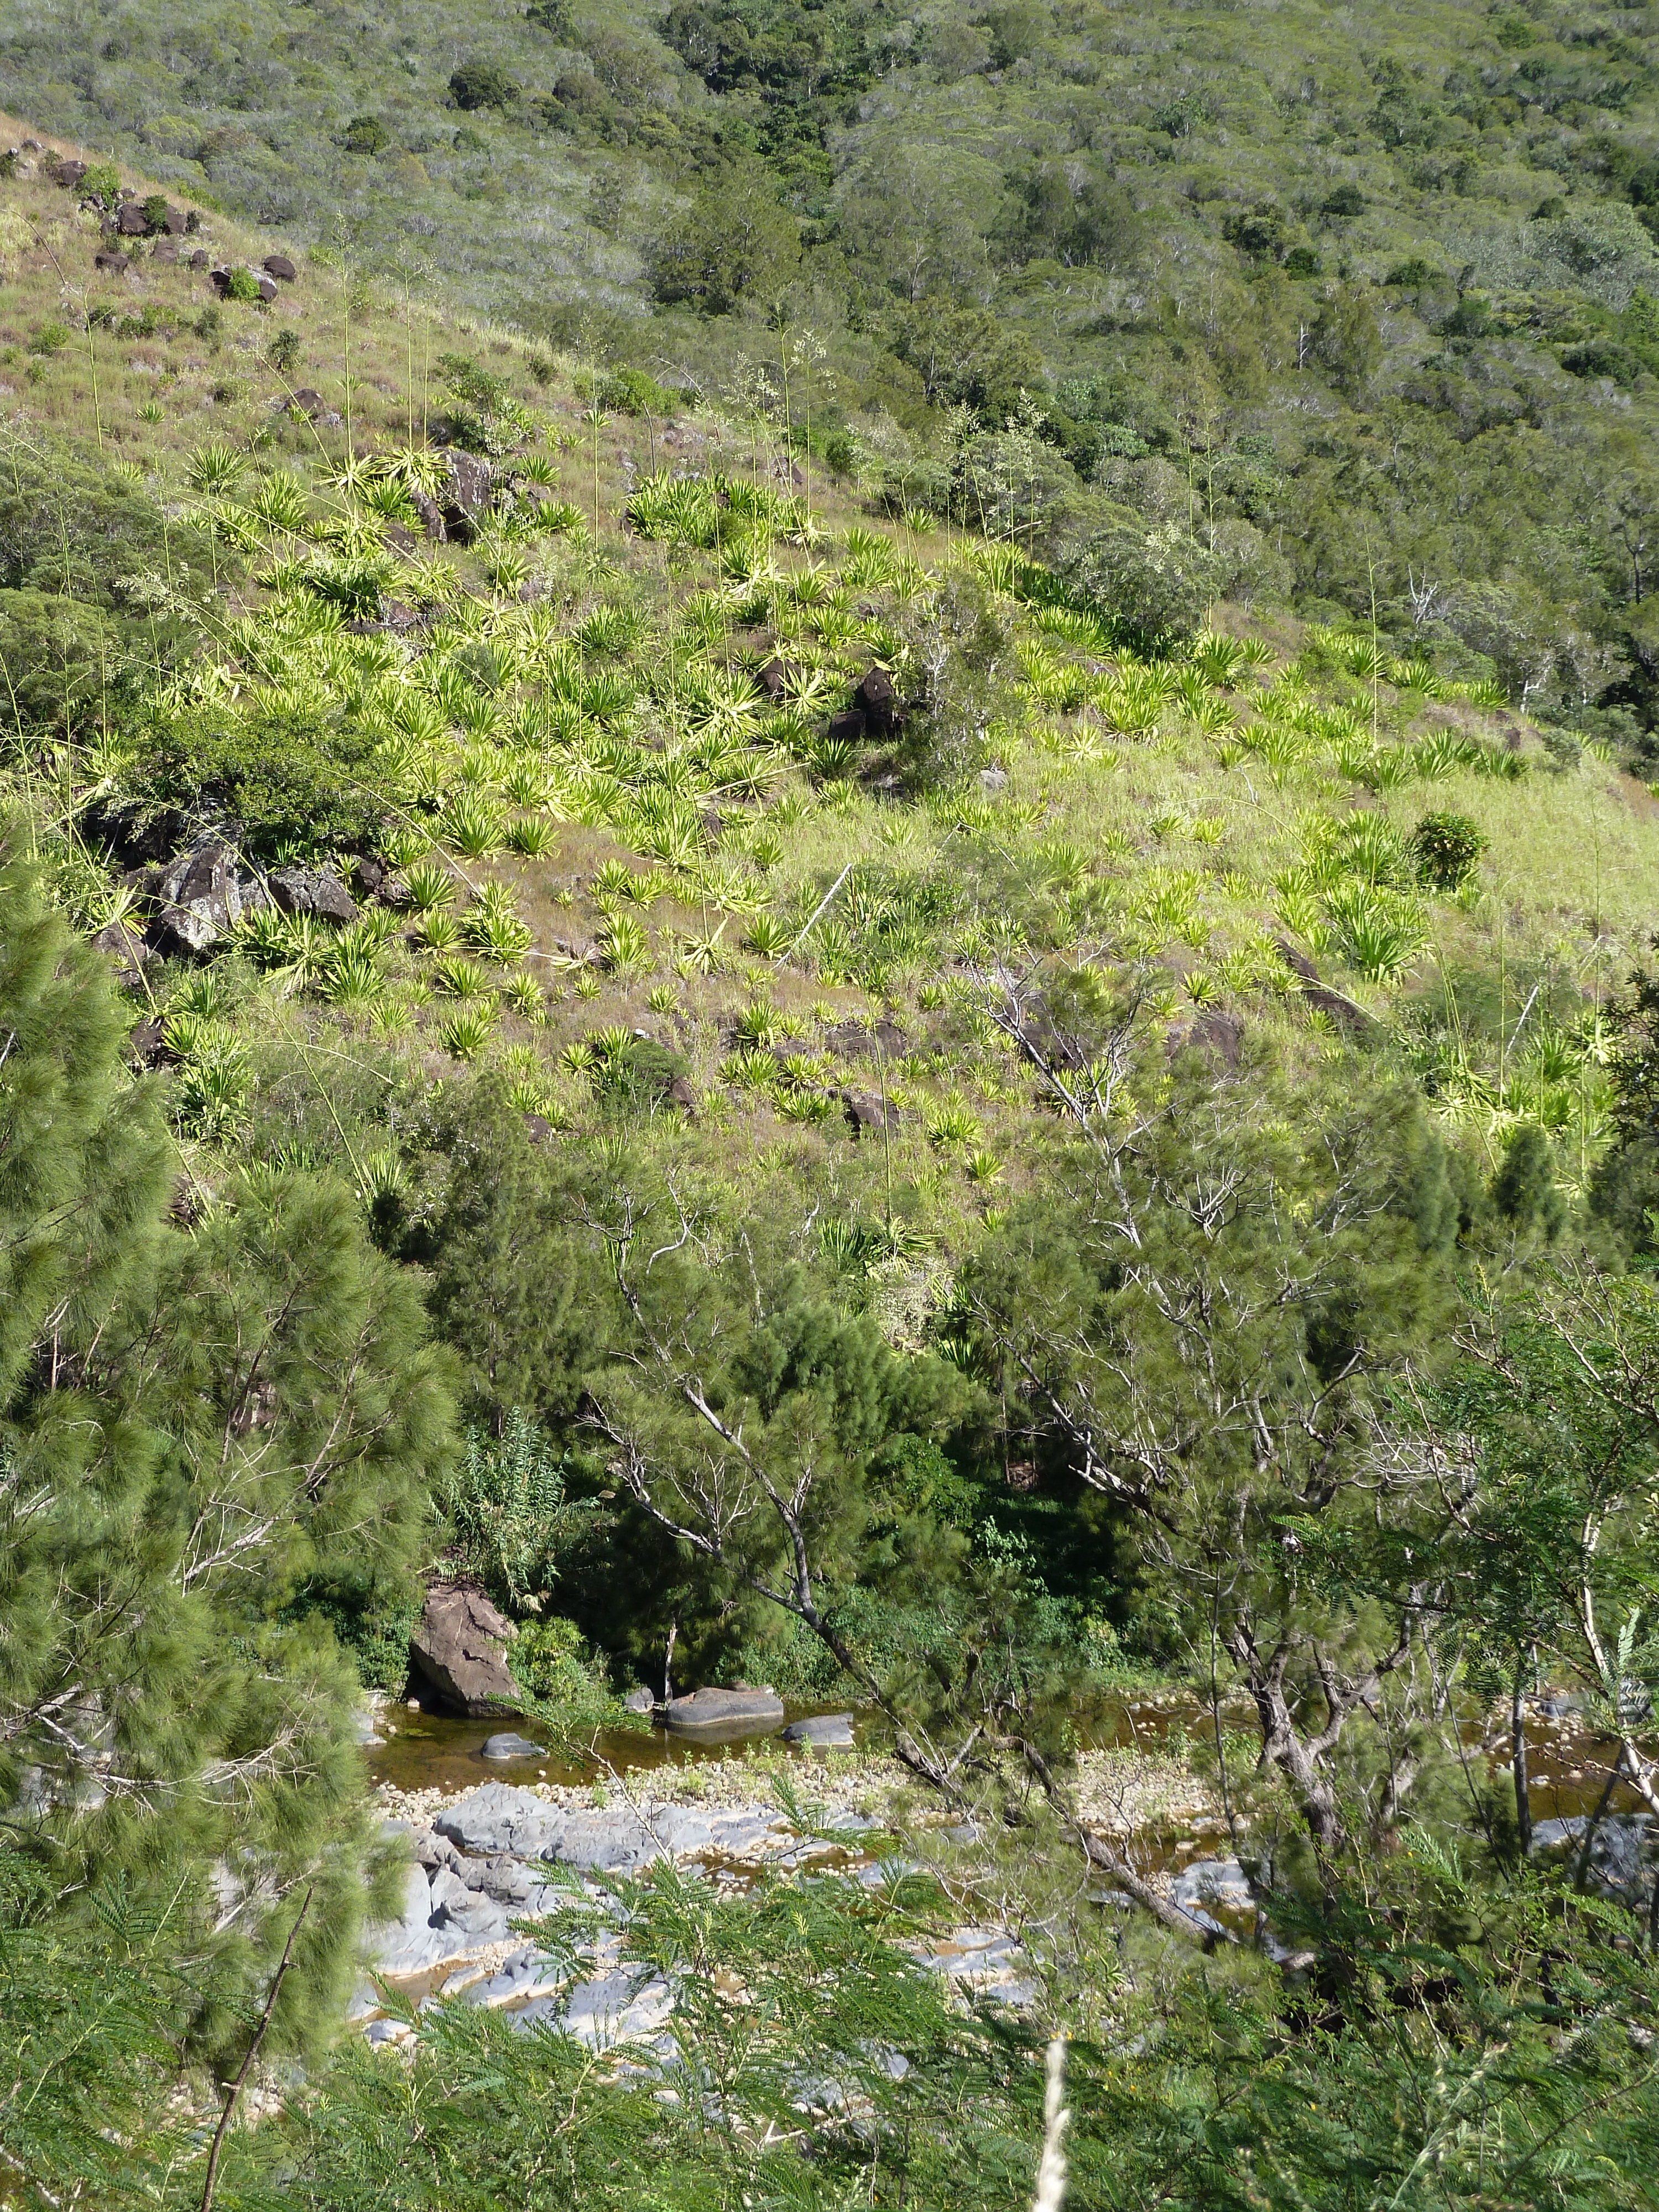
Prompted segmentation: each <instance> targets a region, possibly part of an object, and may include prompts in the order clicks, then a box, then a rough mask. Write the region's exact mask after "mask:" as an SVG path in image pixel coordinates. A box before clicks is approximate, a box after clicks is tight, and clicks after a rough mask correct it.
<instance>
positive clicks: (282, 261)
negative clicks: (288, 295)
mask: <svg viewBox="0 0 1659 2212" xmlns="http://www.w3.org/2000/svg"><path fill="white" fill-rule="evenodd" d="M264 268H265V274H266V275H267V276H280V277H281V278H282V280H283V283H284V284H291V283H293V282H294V280H295V277H296V276H298V275H299V273H300V272H299V270H297V269H296V268H295V265H294V264H293V263H292V262H291V261H290V260H289V258H288V256H287V254H286V253H267V254H266V256H265V260H264Z"/></svg>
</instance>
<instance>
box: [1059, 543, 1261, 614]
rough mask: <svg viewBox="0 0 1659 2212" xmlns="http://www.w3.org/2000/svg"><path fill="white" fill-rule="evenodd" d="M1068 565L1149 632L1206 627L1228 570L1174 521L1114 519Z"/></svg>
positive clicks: (1112, 607)
mask: <svg viewBox="0 0 1659 2212" xmlns="http://www.w3.org/2000/svg"><path fill="white" fill-rule="evenodd" d="M1065 566H1066V574H1067V575H1068V576H1069V577H1070V578H1071V580H1073V581H1074V582H1075V583H1076V584H1077V585H1078V586H1079V588H1080V589H1081V590H1083V591H1085V592H1087V593H1088V595H1089V597H1090V598H1091V599H1094V600H1096V601H1097V603H1098V604H1099V605H1101V606H1103V607H1104V608H1105V609H1106V610H1107V611H1109V613H1110V614H1111V615H1112V616H1114V617H1115V618H1116V620H1117V621H1119V622H1120V623H1123V624H1124V626H1125V627H1126V628H1127V629H1131V630H1134V631H1138V632H1139V634H1140V635H1142V636H1143V637H1146V638H1158V637H1164V636H1169V637H1182V636H1188V635H1191V633H1192V632H1193V631H1194V630H1195V629H1200V627H1201V626H1202V624H1203V623H1204V621H1205V619H1206V617H1207V615H1208V613H1209V611H1210V609H1211V607H1212V605H1214V603H1215V601H1216V600H1217V599H1218V598H1219V596H1220V593H1221V587H1222V582H1223V579H1224V576H1225V567H1224V563H1223V561H1222V559H1221V557H1220V556H1218V555H1217V554H1215V553H1213V552H1212V551H1210V550H1209V549H1208V548H1207V547H1206V546H1203V545H1200V544H1199V542H1198V540H1197V539H1196V538H1194V537H1193V536H1192V535H1191V534H1190V533H1189V532H1188V531H1185V530H1183V529H1182V527H1181V526H1180V525H1179V524H1178V523H1174V522H1166V523H1161V524H1159V525H1158V526H1157V527H1155V528H1153V529H1151V530H1148V529H1146V528H1145V527H1144V526H1141V525H1139V523H1136V522H1132V521H1127V520H1125V521H1121V522H1112V523H1110V524H1109V525H1108V526H1106V528H1104V529H1103V530H1100V531H1097V532H1096V533H1095V534H1094V535H1093V536H1092V537H1091V538H1088V539H1087V540H1086V541H1085V543H1084V544H1083V545H1082V546H1080V547H1079V549H1078V550H1076V551H1075V552H1074V553H1073V554H1072V555H1071V556H1069V558H1068V559H1067V561H1066V564H1065Z"/></svg>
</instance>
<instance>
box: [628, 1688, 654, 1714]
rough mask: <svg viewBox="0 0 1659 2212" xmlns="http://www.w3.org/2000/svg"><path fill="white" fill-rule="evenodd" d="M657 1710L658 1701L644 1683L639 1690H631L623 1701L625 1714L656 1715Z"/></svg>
mask: <svg viewBox="0 0 1659 2212" xmlns="http://www.w3.org/2000/svg"><path fill="white" fill-rule="evenodd" d="M656 1710H657V1701H656V1699H655V1698H653V1696H652V1694H651V1692H650V1691H649V1690H647V1688H646V1686H645V1685H644V1683H643V1682H641V1684H640V1686H639V1687H638V1689H636V1690H630V1691H629V1693H628V1695H627V1696H626V1697H625V1698H624V1699H623V1711H624V1712H625V1713H654V1712H655V1711H656Z"/></svg>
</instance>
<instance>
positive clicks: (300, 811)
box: [132, 708, 384, 859]
mask: <svg viewBox="0 0 1659 2212" xmlns="http://www.w3.org/2000/svg"><path fill="white" fill-rule="evenodd" d="M375 756H376V741H375V739H374V737H373V736H372V735H370V734H369V733H368V732H365V731H362V730H359V729H356V728H353V727H350V726H336V725H334V724H332V723H330V722H326V721H325V720H321V719H320V718H317V717H314V716H311V715H308V714H301V713H294V714H262V715H258V716H252V717H250V718H248V719H246V720H244V719H242V718H241V717H240V716H239V715H236V714H232V713H230V712H229V711H228V710H226V709H223V708H197V709H195V710H194V711H192V712H191V713H188V714H180V715H179V716H177V717H175V718H173V719H172V720H167V721H163V722H161V723H159V724H157V725H156V726H155V727H154V728H153V729H152V730H150V731H149V732H146V733H145V741H144V744H143V749H142V751H141V754H140V756H139V763H138V767H137V771H136V774H137V783H136V787H135V789H134V791H133V793H132V796H133V797H134V798H136V799H138V800H139V801H140V802H141V803H142V804H143V806H144V808H145V810H146V811H147V812H151V813H155V812H160V811H164V810H165V809H167V808H168V807H177V808H179V809H180V810H181V811H183V812H185V814H187V815H195V816H197V817H200V816H203V815H207V816H213V815H226V814H228V815H229V816H230V817H233V818H234V820H235V821H236V822H238V823H240V825H241V831H242V836H243V840H244V842H245V843H246V845H247V846H248V848H250V849H251V850H252V851H253V852H255V853H257V854H264V855H265V856H267V857H270V858H272V859H274V858H275V857H276V854H277V853H278V852H286V851H288V850H290V849H292V850H295V851H298V852H305V853H325V852H329V851H333V850H338V849H344V850H346V851H362V850H364V849H367V848H372V847H373V845H374V842H375V840H376V838H377V837H378V836H379V835H380V829H381V827H382V824H383V822H384V811H383V809H382V806H381V803H380V798H379V796H378V791H377V785H378V773H377V768H376V758H375Z"/></svg>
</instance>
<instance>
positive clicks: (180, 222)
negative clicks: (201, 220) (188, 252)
mask: <svg viewBox="0 0 1659 2212" xmlns="http://www.w3.org/2000/svg"><path fill="white" fill-rule="evenodd" d="M164 220H165V222H166V223H167V235H168V236H169V237H170V238H182V237H183V236H184V235H185V232H186V231H187V230H188V229H189V228H190V217H189V216H187V215H186V214H185V210H183V208H176V207H173V206H172V205H171V204H169V205H168V208H167V215H166V216H165V218H164Z"/></svg>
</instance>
